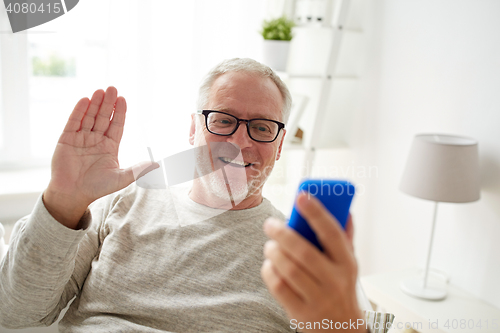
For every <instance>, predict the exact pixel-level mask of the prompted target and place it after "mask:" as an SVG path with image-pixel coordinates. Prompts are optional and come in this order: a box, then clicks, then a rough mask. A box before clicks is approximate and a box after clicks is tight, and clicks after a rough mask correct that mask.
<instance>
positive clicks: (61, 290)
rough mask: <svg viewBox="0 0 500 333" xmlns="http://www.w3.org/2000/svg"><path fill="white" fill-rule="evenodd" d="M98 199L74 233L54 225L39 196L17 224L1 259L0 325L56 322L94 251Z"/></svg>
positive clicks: (101, 204) (102, 206)
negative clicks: (30, 210)
mask: <svg viewBox="0 0 500 333" xmlns="http://www.w3.org/2000/svg"><path fill="white" fill-rule="evenodd" d="M103 199H104V198H103ZM103 199H100V200H98V201H96V202H95V203H94V204H93V205H92V206H91V207H92V209H87V211H86V212H85V214H84V215H83V217H82V219H81V220H80V223H79V226H80V229H78V230H73V229H70V228H67V227H65V226H64V225H62V224H61V223H59V222H58V221H56V220H55V219H54V218H53V217H52V216H51V215H50V213H49V212H48V211H47V209H46V208H45V206H44V204H43V200H42V197H41V196H40V198H39V199H38V201H37V203H36V204H35V207H34V209H33V212H32V213H31V215H29V216H26V217H24V218H22V219H20V220H19V221H17V222H16V225H15V226H14V230H13V235H12V237H11V241H10V245H9V250H8V252H7V254H6V255H5V256H4V258H3V259H2V261H0V325H2V326H4V327H8V328H23V327H33V326H49V325H51V324H52V323H54V322H55V321H56V320H57V318H58V317H59V314H60V312H61V310H62V309H64V308H65V307H66V305H67V304H68V302H69V301H70V300H71V299H73V297H74V296H75V295H77V294H78V292H79V291H80V290H81V288H82V286H83V283H84V282H85V279H86V277H87V275H88V272H89V270H90V266H91V263H92V260H93V258H94V257H95V256H96V255H97V253H98V251H99V247H100V243H101V241H102V239H101V238H100V237H102V235H100V233H101V229H102V227H101V225H102V222H103V220H104V217H105V216H106V212H105V211H106V210H107V209H106V200H103ZM91 210H92V213H91Z"/></svg>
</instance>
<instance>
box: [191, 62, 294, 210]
mask: <svg viewBox="0 0 500 333" xmlns="http://www.w3.org/2000/svg"><path fill="white" fill-rule="evenodd" d="M205 109H207V110H216V111H223V112H226V113H229V114H231V115H234V116H235V117H238V118H240V119H253V118H266V119H272V120H277V121H280V122H282V121H283V119H282V109H283V99H282V97H281V93H280V91H279V89H278V87H277V86H276V85H275V84H274V82H273V81H272V80H271V79H269V78H261V77H258V76H254V75H249V74H246V73H238V72H229V73H226V74H223V75H221V76H220V77H218V78H217V80H215V82H214V83H213V85H212V87H211V89H210V97H209V100H208V105H207V106H206V107H205ZM284 134H285V130H282V131H280V134H279V135H278V137H277V138H276V140H275V141H274V142H271V143H263V142H257V141H254V140H252V139H251V138H250V137H249V136H248V132H247V127H246V124H245V123H244V122H241V123H240V126H239V127H238V129H237V131H236V132H235V133H233V134H232V135H230V136H220V135H215V134H212V133H210V132H209V131H208V130H207V128H206V126H205V117H204V116H203V115H193V120H192V124H191V134H190V143H191V144H193V145H195V146H201V145H205V144H210V143H218V142H220V143H230V144H233V145H236V146H237V147H238V148H239V149H241V154H240V155H239V156H238V157H236V158H234V151H233V152H230V151H229V152H227V154H228V155H231V156H232V158H233V161H235V162H237V163H227V161H228V159H227V158H226V156H225V155H224V154H225V149H224V147H228V146H229V145H224V144H221V145H215V147H222V148H221V149H219V151H212V152H211V155H212V157H213V164H214V165H213V167H215V169H219V168H223V169H224V171H225V177H226V179H221V178H223V177H222V174H221V173H220V172H219V173H218V175H212V177H218V178H219V179H215V180H214V179H212V184H210V187H211V190H212V191H211V192H214V190H215V192H214V193H215V194H216V195H217V189H215V188H214V187H217V184H222V185H223V186H219V187H225V185H228V182H229V184H230V187H231V192H232V196H233V199H235V201H236V199H237V198H239V199H241V200H244V199H245V198H246V197H248V196H259V197H260V196H261V193H260V190H261V188H262V186H263V185H264V182H265V180H266V178H267V177H268V176H269V174H270V172H271V170H272V168H273V166H274V163H275V161H276V160H278V159H279V157H280V153H281V147H282V144H283V137H284ZM212 146H213V145H212ZM241 162H243V163H245V165H246V164H248V163H250V165H248V166H246V167H242V166H240V165H238V164H241ZM214 182H215V183H217V184H214ZM224 190H225V191H226V192H227V189H226V188H224ZM241 200H238V201H241Z"/></svg>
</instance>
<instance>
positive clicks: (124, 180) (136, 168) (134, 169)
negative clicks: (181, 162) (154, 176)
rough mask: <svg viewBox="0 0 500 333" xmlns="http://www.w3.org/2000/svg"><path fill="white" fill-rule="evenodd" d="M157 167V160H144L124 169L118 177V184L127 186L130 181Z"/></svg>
mask: <svg viewBox="0 0 500 333" xmlns="http://www.w3.org/2000/svg"><path fill="white" fill-rule="evenodd" d="M159 167H160V165H159V164H158V163H157V162H151V161H145V162H140V163H137V164H136V165H133V166H131V167H130V168H127V169H124V170H122V174H121V177H120V186H122V187H127V186H128V185H130V184H131V183H132V182H134V181H136V180H137V179H139V178H141V177H142V176H144V175H145V174H147V173H149V172H151V171H153V170H154V169H158V168H159Z"/></svg>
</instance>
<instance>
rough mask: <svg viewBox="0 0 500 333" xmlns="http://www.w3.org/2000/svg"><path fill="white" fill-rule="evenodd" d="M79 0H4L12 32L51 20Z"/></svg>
mask: <svg viewBox="0 0 500 333" xmlns="http://www.w3.org/2000/svg"><path fill="white" fill-rule="evenodd" d="M78 1H79V0H17V1H16V0H4V4H5V9H6V12H7V15H8V17H9V21H10V27H11V28H12V32H13V33H16V32H19V31H24V30H27V29H30V28H33V27H36V26H39V25H41V24H44V23H47V22H49V21H52V20H53V19H56V18H58V17H59V16H62V15H64V14H66V13H67V12H69V11H70V10H71V9H73V8H75V6H76V5H77V3H78Z"/></svg>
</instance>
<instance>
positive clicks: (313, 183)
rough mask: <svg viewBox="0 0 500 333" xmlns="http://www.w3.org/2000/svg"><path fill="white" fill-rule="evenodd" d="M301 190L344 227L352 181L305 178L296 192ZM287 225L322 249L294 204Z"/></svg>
mask: <svg viewBox="0 0 500 333" xmlns="http://www.w3.org/2000/svg"><path fill="white" fill-rule="evenodd" d="M302 191H305V192H308V193H309V194H310V195H313V196H315V197H316V198H318V199H319V201H321V203H323V205H324V206H325V207H326V208H327V209H328V211H330V213H331V214H332V215H333V216H334V217H335V218H336V219H337V221H339V223H340V225H341V226H342V228H344V229H345V225H346V223H347V218H348V216H349V207H351V202H352V199H353V197H354V191H355V187H354V185H353V184H352V183H350V182H349V181H346V180H334V179H307V180H305V181H303V182H302V183H301V184H300V186H299V189H298V191H297V194H298V193H300V192H302ZM288 225H289V226H290V227H291V228H292V229H294V230H295V231H297V232H298V233H299V234H301V235H302V236H303V237H304V238H306V239H307V240H308V241H310V242H311V243H312V244H314V245H315V246H316V247H317V248H318V249H319V250H320V251H323V247H322V246H321V244H320V243H319V242H318V238H317V237H316V234H315V233H314V231H313V230H312V229H311V227H309V224H307V221H306V220H305V219H304V218H303V217H302V216H301V215H300V214H299V212H298V210H297V208H296V206H295V205H294V206H293V210H292V214H291V215H290V220H289V221H288Z"/></svg>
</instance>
